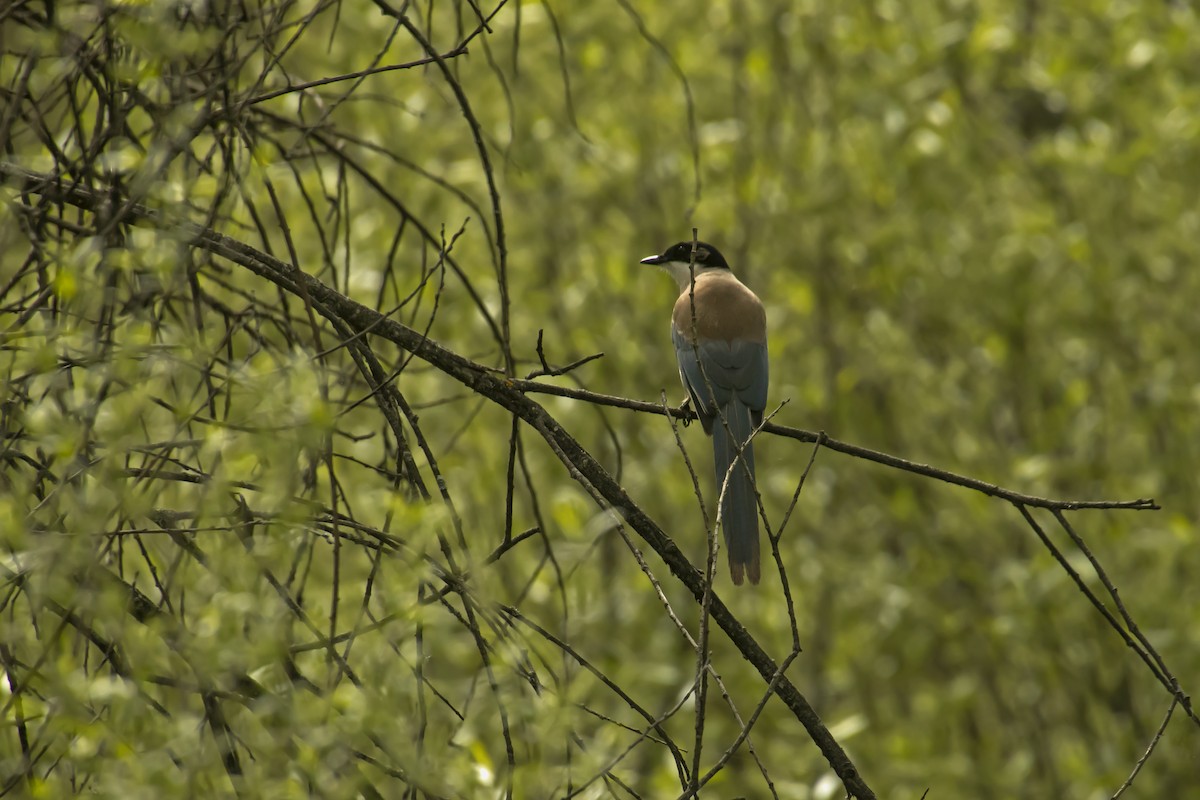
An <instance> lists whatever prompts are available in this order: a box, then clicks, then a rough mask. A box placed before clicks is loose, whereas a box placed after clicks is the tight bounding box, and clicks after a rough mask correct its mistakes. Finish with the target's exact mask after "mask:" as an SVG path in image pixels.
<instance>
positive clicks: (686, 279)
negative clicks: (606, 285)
mask: <svg viewBox="0 0 1200 800" xmlns="http://www.w3.org/2000/svg"><path fill="white" fill-rule="evenodd" d="M641 263H642V264H651V265H656V266H659V267H662V268H663V269H664V270H666V271H667V272H668V273H670V275H671V277H673V278H674V279H675V281H676V283H678V284H679V299H678V300H676V301H675V308H674V310H673V311H672V313H671V341H672V342H674V344H675V358H676V360H677V361H678V362H679V377H680V380H682V381H683V388H684V389H685V390H687V394H688V401H687V402H690V404H691V406H692V408H693V410H694V411H695V412H696V416H697V417H698V418H699V419H700V424H701V425H702V426H703V427H704V432H705V433H706V434H708V435H709V436H711V437H712V442H713V463H714V471H715V473H716V478H717V494H718V497H721V492H722V487H724V496H723V501H721V502H720V504H719V505H720V508H721V527H722V530H723V531H724V534H725V548H726V550H727V551H728V556H729V575H730V577H731V578H732V579H733V583H734V585H735V586H741V585H742V582H743V580H744V579H745V578H749V579H750V583H752V584H756V583H758V581H759V578H760V576H761V570H760V567H759V544H758V499H757V495H756V493H755V489H754V448H753V443H752V442H751V441H750V437H751V434H752V433H753V432H754V430H755V429H756V428H758V427H759V426H760V425H762V418H763V410H764V409H765V408H766V404H767V380H768V361H767V315H766V311H765V310H764V308H763V304H762V301H761V300H759V299H758V296H757V295H755V294H754V292H752V291H750V289H749V288H747V287H746V285H745V284H743V283H742V282H741V281H740V280H738V279H737V277H735V276H734V274H733V271H732V270H731V269H730V268H729V262H727V261H726V260H725V257H724V256H723V255H721V251H719V250H717V248H715V247H713V246H712V245H711V244H708V243H707V242H701V241H694V242H679V243H678V244H674V245H671V246H670V247H668V248H667V249H666V250H664V251H663V252H662V253H661V254H660V255H655V256H648V257H646V258H643V259H642V260H641ZM739 454H740V458H739ZM735 460H736V464H735ZM731 467H732V469H731ZM726 482H728V483H726Z"/></svg>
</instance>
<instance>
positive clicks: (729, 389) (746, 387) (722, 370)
mask: <svg viewBox="0 0 1200 800" xmlns="http://www.w3.org/2000/svg"><path fill="white" fill-rule="evenodd" d="M671 339H672V341H673V342H674V344H675V358H676V360H677V361H678V362H679V377H680V378H681V379H682V380H683V386H684V388H685V389H687V392H688V394H689V395H690V396H691V398H692V403H693V405H694V406H695V408H696V411H697V413H699V414H700V415H701V417H702V419H701V421H702V422H705V429H706V430H707V429H708V428H709V426H710V425H711V420H712V418H713V417H715V416H716V414H717V408H718V407H720V406H726V405H728V404H729V401H730V400H731V399H733V397H735V396H736V397H737V398H738V400H740V401H741V402H742V403H743V404H744V405H745V406H746V407H747V408H749V409H750V410H751V412H753V416H754V424H755V425H757V424H758V422H759V421H760V420H761V419H762V412H763V409H764V408H765V407H766V405H767V383H768V367H767V363H768V362H767V346H766V345H765V344H763V343H762V342H750V341H742V340H737V341H733V342H724V341H707V342H700V344H699V346H694V345H693V344H692V343H691V342H690V341H689V340H688V338H687V337H685V336H684V335H683V334H682V333H680V331H679V330H678V329H676V328H672V330H671ZM705 376H707V378H708V380H707V383H706V381H705Z"/></svg>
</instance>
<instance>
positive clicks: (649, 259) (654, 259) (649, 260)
mask: <svg viewBox="0 0 1200 800" xmlns="http://www.w3.org/2000/svg"><path fill="white" fill-rule="evenodd" d="M639 263H641V264H665V263H667V260H666V259H665V258H663V257H662V256H646V257H645V258H643V259H642V260H641V261H640V262H639Z"/></svg>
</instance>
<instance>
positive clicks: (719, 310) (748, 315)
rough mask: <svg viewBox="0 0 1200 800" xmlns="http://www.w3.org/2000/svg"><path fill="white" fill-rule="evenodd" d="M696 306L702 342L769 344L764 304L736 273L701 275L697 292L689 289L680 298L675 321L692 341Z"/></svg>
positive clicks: (673, 320) (676, 305)
mask: <svg viewBox="0 0 1200 800" xmlns="http://www.w3.org/2000/svg"><path fill="white" fill-rule="evenodd" d="M693 307H694V308H695V324H696V335H697V338H699V339H702V340H703V339H709V340H713V339H721V340H724V341H733V340H735V339H741V340H744V341H751V342H763V343H764V344H765V343H766V341H767V315H766V312H765V311H764V310H763V304H762V301H760V300H759V299H758V297H757V296H755V294H754V292H752V291H750V290H749V289H747V288H746V286H745V284H743V283H742V282H741V281H739V280H738V279H737V278H735V277H734V276H733V274H732V273H728V272H722V273H709V274H705V275H699V276H697V278H696V284H695V290H694V291H693V290H692V289H691V288H690V287H689V288H685V289H684V290H683V293H682V294H680V295H679V299H678V300H676V301H675V311H674V313H673V314H672V316H671V321H672V323H673V324H674V326H675V328H676V329H677V330H679V331H681V332H683V333H684V334H685V335H686V336H687V338H691V336H690V332H691V330H692V313H693V312H692V309H693Z"/></svg>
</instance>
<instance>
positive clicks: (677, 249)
mask: <svg viewBox="0 0 1200 800" xmlns="http://www.w3.org/2000/svg"><path fill="white" fill-rule="evenodd" d="M695 244H696V250H695V260H696V266H697V267H708V268H710V269H722V268H724V269H729V262H728V261H726V260H725V256H723V255H721V251H720V250H718V249H717V248H715V247H713V246H712V245H711V244H709V243H708V242H696V243H695ZM692 255H693V254H692V242H680V243H679V244H673V245H671V246H670V247H668V248H667V249H666V250H664V251H663V252H662V255H659V256H650V257H649V258H643V259H642V263H643V264H667V263H670V262H672V261H677V262H679V263H681V264H690V263H692Z"/></svg>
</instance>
